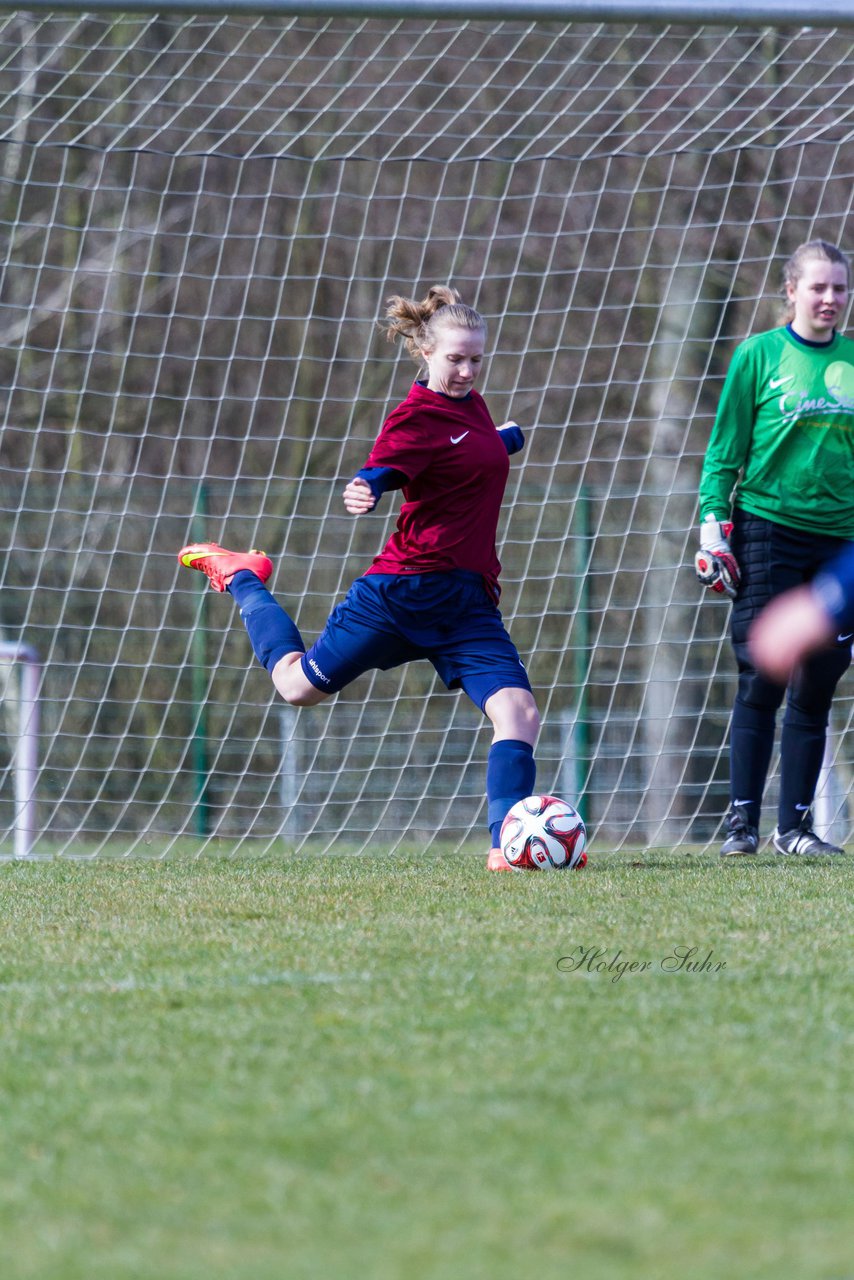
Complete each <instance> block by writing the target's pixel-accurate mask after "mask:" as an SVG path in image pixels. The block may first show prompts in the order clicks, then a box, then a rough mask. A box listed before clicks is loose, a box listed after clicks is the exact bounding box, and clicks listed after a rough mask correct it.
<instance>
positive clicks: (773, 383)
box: [768, 373, 795, 391]
mask: <svg viewBox="0 0 854 1280" xmlns="http://www.w3.org/2000/svg"><path fill="white" fill-rule="evenodd" d="M794 376H795V375H794V374H793V373H790V374H789V376H788V378H771V379H770V381H769V383H768V386H769V387H770V388H771V390H772V391H776V390H777V388H778V387H784V386H785V385H786V383H787V382H791V381H792V378H794Z"/></svg>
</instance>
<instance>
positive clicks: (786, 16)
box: [0, 0, 854, 27]
mask: <svg viewBox="0 0 854 1280" xmlns="http://www.w3.org/2000/svg"><path fill="white" fill-rule="evenodd" d="M18 8H19V6H18V5H13V4H10V3H0V12H4V13H11V12H16V11H17V9H18ZM85 8H86V12H87V13H91V14H98V13H116V12H117V11H118V10H119V9H120V10H121V12H123V13H152V14H156V13H161V12H163V11H164V5H163V3H162V0H128V2H127V3H123V4H122V5H120V6H119V5H117V4H116V3H115V0H90V2H89V3H87V5H86V6H85ZM166 8H167V9H168V12H169V13H174V14H220V15H228V16H231V17H239V16H240V15H241V14H270V15H278V16H289V15H301V16H305V17H312V18H334V17H338V18H410V19H413V18H457V19H460V20H466V21H470V20H473V19H474V20H476V19H488V20H489V21H491V22H495V21H515V20H520V21H527V22H548V21H555V22H607V23H609V24H611V25H614V24H620V23H633V22H645V23H654V24H658V23H660V24H671V23H673V24H677V25H681V26H704V27H707V26H710V25H716V24H721V23H727V24H729V23H737V24H741V25H743V24H745V23H757V24H759V25H760V26H767V27H783V26H789V25H791V24H793V23H795V24H797V23H805V24H808V25H810V26H812V27H852V26H854V5H852V4H851V0H808V2H807V3H804V0H788V3H787V0H710V2H709V3H705V2H704V0H303V3H294V0H170V3H169V4H168V6H166ZM27 11H28V12H33V13H43V12H44V13H47V12H50V13H70V12H75V13H78V12H80V4H79V0H35V3H32V4H28V5H27Z"/></svg>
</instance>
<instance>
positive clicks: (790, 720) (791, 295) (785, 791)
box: [695, 240, 854, 857]
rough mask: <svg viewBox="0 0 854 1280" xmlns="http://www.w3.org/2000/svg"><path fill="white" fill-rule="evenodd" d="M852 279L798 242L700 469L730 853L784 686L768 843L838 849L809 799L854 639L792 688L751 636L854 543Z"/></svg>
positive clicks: (825, 254) (758, 781)
mask: <svg viewBox="0 0 854 1280" xmlns="http://www.w3.org/2000/svg"><path fill="white" fill-rule="evenodd" d="M849 286H850V270H849V265H848V261H847V259H846V258H845V256H844V255H843V254H842V253H841V252H840V250H839V249H837V248H836V247H835V246H834V245H831V244H827V243H826V242H825V241H822V240H812V241H810V242H809V243H807V244H802V245H801V246H800V247H799V248H798V249H796V250H795V252H794V254H793V255H792V257H791V258H790V259H789V261H788V262H787V264H786V268H785V272H784V288H785V293H786V298H787V302H788V309H787V313H786V316H787V323H786V324H785V325H784V326H783V327H781V328H778V329H773V330H771V331H769V332H767V333H760V334H757V335H755V336H754V337H752V338H748V339H747V340H746V341H745V342H743V343H742V344H741V345H740V346H739V347H738V348H737V349H736V351H735V354H734V356H733V359H732V363H731V365H730V369H729V372H728V374H727V377H726V380H725V382H724V387H723V391H722V393H721V399H720V403H719V406H718V412H717V416H716V418H715V424H714V427H713V430H712V435H711V439H710V441H709V447H708V451H707V453H706V458H705V463H704V465H703V472H702V478H701V481H700V551H699V552H698V553H697V556H696V561H695V563H696V569H697V575H698V577H699V578H700V581H701V582H703V583H704V585H706V586H707V587H709V588H710V589H711V590H712V591H715V592H718V593H720V594H726V595H727V596H729V597H731V598H732V601H733V605H732V615H731V638H732V645H733V649H734V651H735V658H736V663H737V667H738V688H737V693H736V698H735V705H734V707H733V713H732V727H731V736H730V808H729V812H728V814H727V817H726V836H725V839H724V842H723V845H722V847H721V855H722V856H724V857H726V856H730V855H738V854H752V853H755V852H756V850H757V847H758V843H759V821H760V811H761V805H762V796H763V792H764V789H765V782H766V778H767V774H768V768H769V765H770V761H771V754H772V750H773V744H774V730H775V720H776V713H777V710H778V708H779V706H780V704H781V702H782V700H783V695H784V692H787V697H786V710H785V714H784V717H783V725H782V732H781V739H780V801H779V808H778V814H777V826H776V829H775V831H774V833H773V836H772V840H773V845H774V848H775V849H776V851H777V852H778V853H781V854H803V855H807V856H822V855H827V854H839V853H842V852H843V850H842V849H840V848H838V847H837V846H836V845H833V844H829V843H827V842H826V841H824V840H822V839H820V838H819V836H818V835H816V833H815V831H814V830H813V829H812V818H811V814H810V807H811V805H812V802H813V797H814V795H815V789H816V785H817V783H818V777H819V771H820V769H821V765H822V760H823V757H824V745H825V738H826V735H827V724H828V719H829V716H830V707H831V702H832V699H833V695H834V693H835V690H836V686H837V684H838V682H839V680H840V679H841V677H842V675H843V673H844V672H845V671H846V669H847V668H848V666H849V664H850V662H851V639H852V637H851V635H850V634H849V633H848V631H845V630H840V631H839V632H837V633H835V636H834V637H831V642H830V643H829V645H828V647H827V648H826V649H825V650H824V651H823V652H821V653H813V654H810V655H809V656H807V657H806V659H805V661H804V662H803V663H802V664H801V665H800V666H798V667H796V668H793V671H792V675H791V678H790V680H789V683H788V690H787V691H786V690H785V689H784V686H783V685H781V684H780V683H778V682H777V681H776V680H775V679H773V678H771V677H770V676H769V675H768V674H766V673H765V670H760V669H758V667H757V665H756V662H755V658H754V651H753V650H752V649H751V647H750V646H749V644H748V632H749V631H750V628H751V624H752V623H753V621H754V619H755V618H756V617H757V616H758V615H759V613H760V612H761V611H762V610H763V609H764V607H765V606H766V605H767V604H768V602H769V601H770V600H772V599H773V598H774V597H776V596H779V595H781V594H782V593H784V592H786V591H788V590H790V589H792V588H794V587H797V586H799V585H802V584H804V583H808V582H810V581H811V580H812V579H813V578H815V577H816V575H817V574H819V573H820V572H821V570H822V569H823V568H824V567H825V566H826V565H827V564H828V563H829V562H830V561H832V560H833V559H834V558H835V557H836V556H838V555H839V553H840V552H841V551H842V550H843V549H844V548H846V547H847V546H848V544H849V543H850V542H851V541H852V540H854V342H852V341H851V340H850V339H848V338H845V337H843V336H841V335H840V334H839V333H838V332H837V325H838V323H839V321H840V320H841V319H842V316H843V313H844V311H845V308H846V306H847V303H848V292H849Z"/></svg>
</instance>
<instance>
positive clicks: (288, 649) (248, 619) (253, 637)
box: [226, 569, 305, 673]
mask: <svg viewBox="0 0 854 1280" xmlns="http://www.w3.org/2000/svg"><path fill="white" fill-rule="evenodd" d="M226 590H227V591H228V592H229V593H230V594H231V595H233V596H234V599H235V600H236V601H237V607H238V608H239V610H240V616H241V618H242V619H243V625H244V626H245V628H246V630H247V632H248V634H249V639H250V641H251V644H252V650H253V652H254V654H255V657H256V658H257V659H258V661H259V662H260V663H261V666H262V667H265V668H266V670H267V671H269V672H271V673H272V670H273V667H275V665H276V663H277V662H278V661H279V659H280V658H283V657H284V656H285V654H286V653H305V645H304V644H303V639H302V636H301V635H300V633H299V630H298V629H297V625H296V623H295V622H294V621H293V619H291V618H289V617H288V615H287V614H286V613H285V611H284V609H283V608H282V606H281V605H280V604H278V603H277V602H276V601H275V600H274V599H273V597H272V596H271V595H270V592H269V591H268V590H267V588H266V587H265V586H264V583H263V582H262V581H261V579H260V578H259V577H257V575H256V574H254V573H252V572H251V571H250V570H249V569H240V570H238V572H237V573H236V574H235V575H234V577H233V578H232V579H231V582H229V584H228V587H227V588H226Z"/></svg>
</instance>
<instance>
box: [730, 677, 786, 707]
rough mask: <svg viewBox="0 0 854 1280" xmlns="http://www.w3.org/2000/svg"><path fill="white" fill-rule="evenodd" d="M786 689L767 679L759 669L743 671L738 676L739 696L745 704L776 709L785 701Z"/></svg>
mask: <svg viewBox="0 0 854 1280" xmlns="http://www.w3.org/2000/svg"><path fill="white" fill-rule="evenodd" d="M784 693H785V689H783V688H782V687H781V686H780V685H779V684H775V683H774V681H773V680H767V679H766V678H765V676H763V675H760V674H759V672H758V671H755V670H751V671H742V672H741V673H740V674H739V677H738V698H739V701H740V702H742V703H744V705H745V706H748V707H755V708H758V709H761V710H765V711H776V710H777V708H778V707H779V706H780V704H781V702H782V701H783V695H784Z"/></svg>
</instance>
